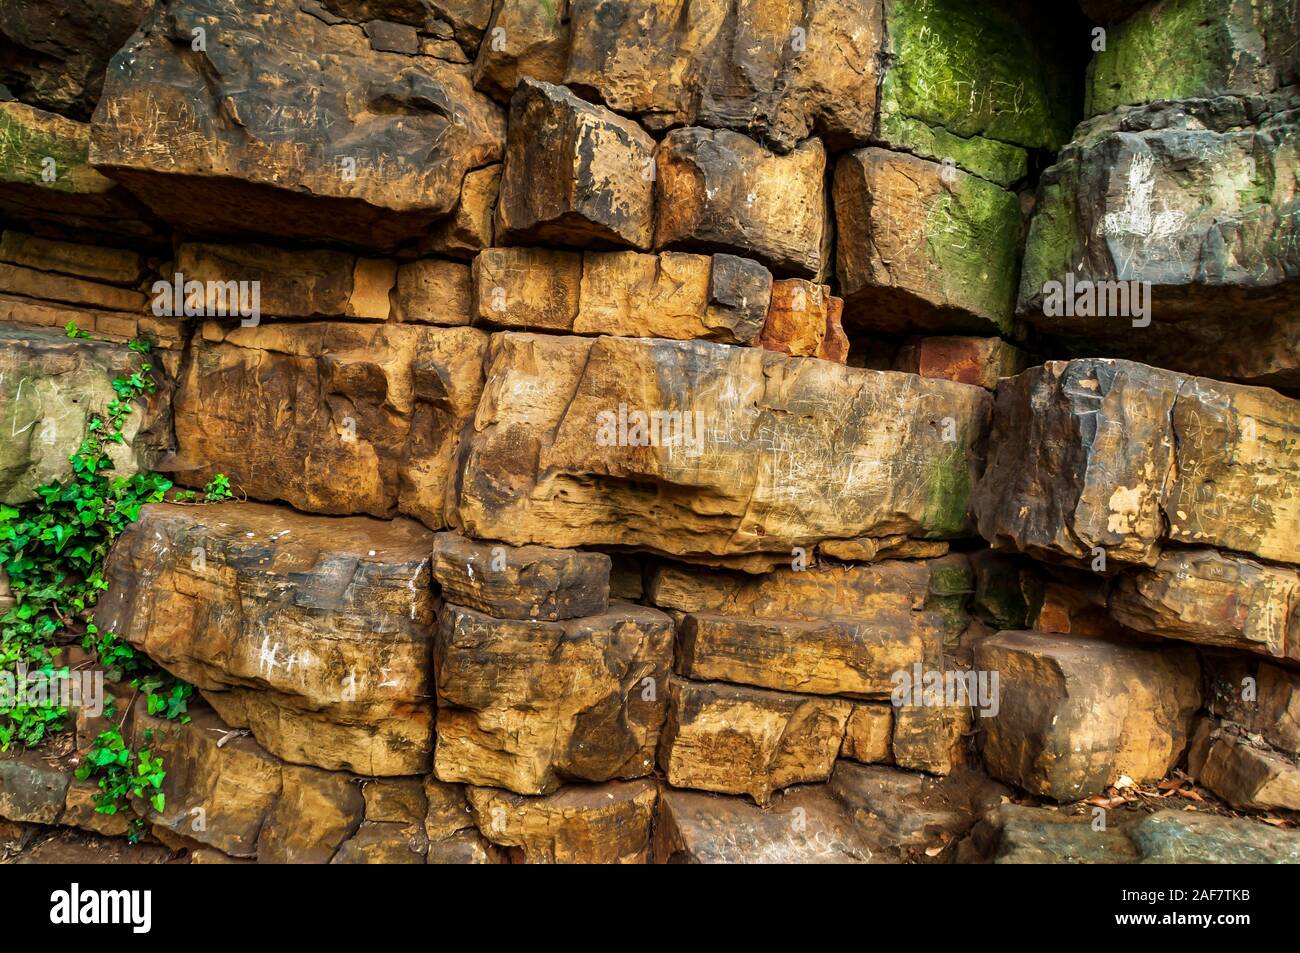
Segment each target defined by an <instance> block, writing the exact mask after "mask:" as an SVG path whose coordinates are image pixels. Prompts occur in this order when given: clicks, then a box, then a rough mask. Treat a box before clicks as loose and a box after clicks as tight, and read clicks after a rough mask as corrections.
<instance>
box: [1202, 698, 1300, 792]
mask: <svg viewBox="0 0 1300 953" xmlns="http://www.w3.org/2000/svg"><path fill="white" fill-rule="evenodd" d="M1187 768H1188V770H1189V771H1190V772H1191V774H1192V777H1194V778H1195V779H1196V780H1197V782H1199V783H1200V784H1203V785H1204V786H1205V787H1207V788H1209V789H1210V790H1211V791H1213V792H1214V793H1215V794H1217V795H1218V796H1219V797H1221V798H1223V799H1224V800H1225V801H1227V802H1228V803H1229V804H1231V805H1232V806H1233V807H1235V808H1239V809H1244V810H1260V811H1270V810H1274V809H1277V808H1281V809H1282V810H1287V811H1297V810H1300V758H1297V757H1296V755H1294V754H1288V753H1286V752H1280V751H1276V750H1274V749H1273V748H1270V747H1269V746H1268V745H1265V744H1260V743H1258V742H1256V741H1254V740H1253V739H1252V738H1251V737H1250V736H1249V735H1247V734H1245V733H1243V732H1241V731H1240V730H1238V729H1235V728H1234V727H1233V726H1222V725H1218V724H1216V723H1215V721H1214V719H1212V718H1202V719H1201V720H1200V722H1199V724H1198V725H1197V727H1196V735H1195V736H1194V737H1193V739H1192V744H1191V748H1190V749H1189V750H1188V752H1187Z"/></svg>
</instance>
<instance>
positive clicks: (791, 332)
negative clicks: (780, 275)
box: [758, 278, 849, 364]
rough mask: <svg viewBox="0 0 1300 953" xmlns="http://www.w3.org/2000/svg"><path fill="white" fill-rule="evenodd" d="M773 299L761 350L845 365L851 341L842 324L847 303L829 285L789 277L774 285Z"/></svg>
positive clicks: (760, 342)
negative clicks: (835, 294)
mask: <svg viewBox="0 0 1300 953" xmlns="http://www.w3.org/2000/svg"><path fill="white" fill-rule="evenodd" d="M771 297H772V303H771V305H770V306H769V307H768V309H767V320H766V321H765V322H764V324H763V333H762V335H761V336H760V337H759V339H758V344H759V346H760V347H765V348H767V349H768V350H769V351H780V352H781V353H783V354H789V355H791V356H793V357H820V358H822V359H823V360H826V361H835V362H836V363H838V364H843V363H844V362H845V359H846V358H847V357H848V356H849V339H848V337H847V336H846V335H845V334H844V328H843V325H842V322H841V318H842V316H843V314H844V302H843V300H842V299H840V298H836V297H834V296H833V295H832V294H831V290H830V286H829V285H819V284H815V283H813V282H811V281H805V280H804V279H802V278H786V279H784V280H782V281H776V282H773V283H772V296H771Z"/></svg>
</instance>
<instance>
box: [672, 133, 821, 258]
mask: <svg viewBox="0 0 1300 953" xmlns="http://www.w3.org/2000/svg"><path fill="white" fill-rule="evenodd" d="M655 163H656V176H655V201H656V203H657V205H658V208H659V214H658V217H657V219H656V224H655V239H654V240H655V247H656V248H683V249H698V250H704V251H726V252H732V253H734V254H737V255H744V256H747V257H750V258H757V259H758V260H759V261H761V262H763V264H765V265H767V266H768V267H769V268H771V269H772V270H773V271H774V272H776V273H777V274H781V275H790V274H793V275H802V276H807V277H812V278H820V277H821V276H822V275H823V274H825V272H826V268H827V265H828V261H827V258H828V254H829V250H830V238H831V226H830V215H829V213H828V211H827V209H826V196H825V194H824V191H823V186H822V179H823V176H824V174H825V170H826V150H825V148H824V147H823V146H822V145H821V142H820V140H817V139H809V140H807V141H806V142H805V143H803V144H802V145H800V146H799V148H797V149H795V150H794V151H793V152H791V153H790V154H788V155H778V154H775V153H772V152H769V151H768V150H766V149H764V148H763V147H762V146H760V145H758V144H757V143H756V142H754V141H753V140H751V139H748V138H746V137H745V136H742V135H740V134H739V133H735V132H729V131H727V130H718V131H714V130H710V129H697V128H691V129H674V130H673V131H672V132H670V133H668V135H667V136H665V137H664V139H663V141H662V142H661V143H660V144H659V148H658V149H657V150H656V152H655Z"/></svg>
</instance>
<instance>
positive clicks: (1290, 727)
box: [1205, 653, 1300, 755]
mask: <svg viewBox="0 0 1300 953" xmlns="http://www.w3.org/2000/svg"><path fill="white" fill-rule="evenodd" d="M1205 668H1206V696H1207V697H1206V707H1207V708H1208V709H1209V710H1210V711H1211V712H1213V713H1214V714H1215V715H1218V716H1219V717H1220V718H1222V719H1224V720H1226V721H1230V722H1234V723H1236V724H1238V725H1240V726H1242V727H1243V728H1245V729H1246V731H1247V732H1249V733H1251V734H1254V735H1258V736H1259V737H1260V738H1262V740H1263V741H1264V742H1265V743H1266V744H1269V745H1272V746H1273V747H1274V748H1277V749H1279V750H1280V751H1283V752H1286V753H1288V754H1292V755H1300V673H1296V672H1293V671H1291V670H1289V669H1284V668H1280V667H1279V666H1277V665H1270V664H1268V663H1267V662H1262V661H1259V660H1258V659H1252V658H1250V657H1248V656H1243V655H1238V654H1236V653H1234V654H1232V655H1230V656H1225V657H1216V656H1208V657H1206V659H1205Z"/></svg>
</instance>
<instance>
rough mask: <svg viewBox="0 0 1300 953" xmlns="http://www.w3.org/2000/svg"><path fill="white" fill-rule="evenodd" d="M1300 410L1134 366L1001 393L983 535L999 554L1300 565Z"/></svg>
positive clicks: (1054, 368)
mask: <svg viewBox="0 0 1300 953" xmlns="http://www.w3.org/2000/svg"><path fill="white" fill-rule="evenodd" d="M1298 433H1300V402H1297V401H1295V400H1291V399H1288V398H1286V397H1283V396H1282V395H1281V394H1279V393H1277V392H1276V391H1273V390H1269V389H1267V388H1262V387H1246V386H1242V385H1238V384H1223V383H1219V382H1217V381H1211V380H1206V379H1204V378H1197V377H1186V376H1184V375H1182V374H1176V373H1173V372H1171V371H1163V370H1157V369H1156V368H1152V367H1147V366H1146V365H1143V364H1134V363H1131V362H1129V361H1113V360H1100V359H1095V360H1094V359H1080V360H1074V361H1068V362H1065V361H1052V362H1049V363H1048V364H1046V365H1044V366H1042V367H1037V368H1033V369H1031V370H1028V371H1026V372H1024V373H1023V374H1019V375H1017V376H1016V377H1012V378H1009V379H1007V380H1004V381H1002V382H1001V383H1000V384H999V385H998V395H997V404H996V407H995V413H994V426H993V432H992V435H991V436H990V438H989V461H988V467H987V469H986V470H985V472H984V476H983V477H982V478H981V480H980V483H979V486H978V487H977V488H976V491H975V497H974V507H975V512H976V515H977V517H978V521H979V529H980V533H981V534H983V536H984V538H985V539H987V540H989V542H991V543H993V544H994V546H996V547H997V548H1000V549H1018V550H1021V551H1024V552H1028V553H1031V554H1033V555H1036V556H1040V557H1046V558H1049V559H1050V558H1062V557H1064V558H1068V559H1072V560H1082V561H1091V559H1092V558H1093V557H1094V555H1095V553H1094V552H1093V550H1094V549H1101V550H1104V551H1105V553H1106V557H1107V559H1108V560H1113V561H1114V562H1116V563H1143V564H1146V565H1155V563H1156V560H1157V558H1158V556H1159V550H1160V544H1161V543H1162V542H1164V541H1171V542H1175V543H1180V544H1185V545H1195V546H1213V547H1217V548H1221V549H1231V550H1236V551H1238V552H1241V553H1245V554H1248V555H1254V556H1259V557H1262V558H1264V559H1269V560H1279V561H1283V562H1300V550H1297V548H1296V546H1297V544H1296V526H1297V525H1300V481H1297V479H1296V474H1297V468H1298V467H1300V459H1297V457H1296V455H1295V452H1294V446H1295V441H1296V439H1297V434H1298Z"/></svg>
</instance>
